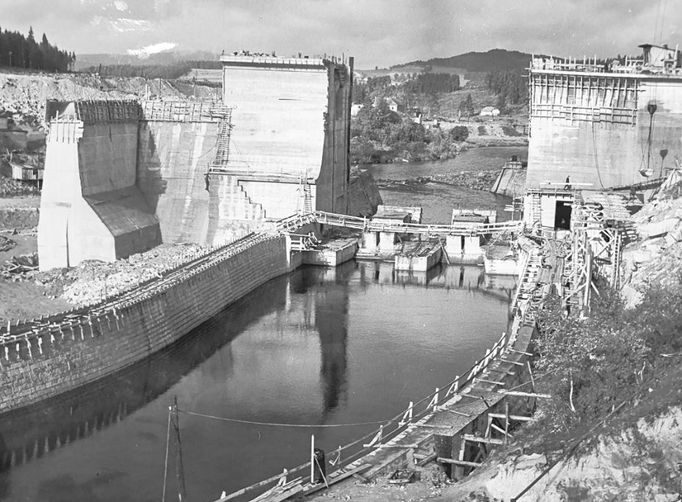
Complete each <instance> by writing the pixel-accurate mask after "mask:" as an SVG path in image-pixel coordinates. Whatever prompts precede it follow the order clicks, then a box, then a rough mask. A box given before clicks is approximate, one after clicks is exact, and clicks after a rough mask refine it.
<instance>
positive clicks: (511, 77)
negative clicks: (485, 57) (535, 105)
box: [485, 71, 528, 111]
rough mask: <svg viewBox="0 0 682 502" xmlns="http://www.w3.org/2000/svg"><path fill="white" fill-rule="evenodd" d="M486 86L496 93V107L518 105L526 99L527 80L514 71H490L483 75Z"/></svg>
mask: <svg viewBox="0 0 682 502" xmlns="http://www.w3.org/2000/svg"><path fill="white" fill-rule="evenodd" d="M485 84H486V87H487V88H488V89H489V90H490V91H492V92H494V93H495V94H497V95H498V98H497V108H499V109H500V111H502V110H504V109H505V107H506V106H507V105H519V104H522V103H524V102H525V101H526V100H527V99H528V82H526V79H525V78H524V77H523V76H522V75H521V74H520V73H519V72H516V71H496V72H490V73H488V74H487V75H486V77H485Z"/></svg>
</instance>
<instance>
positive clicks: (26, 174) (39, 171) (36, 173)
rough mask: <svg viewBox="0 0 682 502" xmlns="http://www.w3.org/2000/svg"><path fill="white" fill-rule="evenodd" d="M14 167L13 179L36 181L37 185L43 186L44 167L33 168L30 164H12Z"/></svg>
mask: <svg viewBox="0 0 682 502" xmlns="http://www.w3.org/2000/svg"><path fill="white" fill-rule="evenodd" d="M9 164H10V166H12V178H13V179H15V180H18V181H34V182H36V184H41V182H42V180H43V172H44V169H43V167H38V166H33V165H30V164H17V163H16V162H10V163H9Z"/></svg>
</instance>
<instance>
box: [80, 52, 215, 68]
mask: <svg viewBox="0 0 682 502" xmlns="http://www.w3.org/2000/svg"><path fill="white" fill-rule="evenodd" d="M218 58H219V55H218V54H215V53H213V52H207V51H195V52H179V51H164V52H158V53H156V54H151V55H150V56H149V57H139V56H135V55H132V54H77V55H76V65H75V69H76V71H78V70H82V69H85V68H90V67H92V66H99V65H102V66H111V65H132V66H148V65H159V66H164V65H174V64H177V63H181V62H183V61H218Z"/></svg>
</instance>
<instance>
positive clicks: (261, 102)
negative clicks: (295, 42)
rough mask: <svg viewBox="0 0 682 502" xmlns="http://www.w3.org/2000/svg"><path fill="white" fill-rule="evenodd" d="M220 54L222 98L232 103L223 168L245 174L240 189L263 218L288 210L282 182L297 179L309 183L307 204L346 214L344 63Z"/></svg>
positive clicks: (289, 202) (289, 198)
mask: <svg viewBox="0 0 682 502" xmlns="http://www.w3.org/2000/svg"><path fill="white" fill-rule="evenodd" d="M222 59H223V65H224V67H223V68H224V69H223V87H224V103H225V105H227V106H230V107H233V111H232V131H231V136H230V145H231V146H230V155H229V162H228V165H227V171H228V172H230V173H232V174H235V175H237V174H248V175H249V180H248V183H247V182H245V183H243V184H242V186H243V187H244V189H245V190H246V192H247V195H248V196H249V197H250V198H251V199H252V200H253V202H256V203H260V204H262V205H263V208H264V210H265V214H266V217H267V218H268V219H272V218H279V217H282V216H287V215H289V214H291V212H292V211H291V209H292V207H294V204H293V202H294V200H293V199H292V196H291V195H292V194H291V187H290V186H287V182H288V183H291V182H298V181H299V180H301V179H304V180H308V181H309V182H310V183H314V184H315V185H316V188H315V190H314V191H313V200H312V207H313V209H319V210H326V211H335V212H345V211H346V208H347V201H346V190H347V186H348V173H349V162H348V147H349V139H348V127H349V123H350V122H349V121H350V90H351V86H352V81H351V77H350V72H349V70H348V68H347V67H346V66H345V65H342V64H338V63H336V62H332V61H330V60H308V59H287V60H283V59H280V58H270V57H263V58H250V57H232V56H226V57H224V58H222ZM259 177H260V179H256V178H259ZM277 178H279V180H278V179H277ZM285 180H286V181H287V182H284V183H282V182H281V181H285ZM254 182H258V183H259V184H254ZM263 183H267V184H270V185H271V187H270V188H267V189H266V188H264V187H263V185H262V184H263ZM249 185H250V186H249ZM249 188H253V189H254V190H256V191H257V193H252V192H251V190H250V189H249ZM277 190H281V192H280V193H279V195H277V196H273V193H275V192H276V191H277ZM261 196H263V197H264V198H263V199H261V198H260V197H261Z"/></svg>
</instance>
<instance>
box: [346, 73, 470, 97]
mask: <svg viewBox="0 0 682 502" xmlns="http://www.w3.org/2000/svg"><path fill="white" fill-rule="evenodd" d="M396 77H399V75H398V74H396ZM399 80H400V78H396V79H395V83H393V81H392V80H391V77H390V76H389V75H385V76H383V77H370V78H368V79H367V81H366V82H362V83H355V84H354V85H353V102H354V103H365V102H366V101H367V100H368V99H371V97H372V96H375V95H377V94H381V95H382V97H385V96H384V95H388V94H404V95H406V96H409V95H414V94H432V95H435V94H437V93H439V92H454V91H457V90H459V88H460V84H459V75H450V74H448V73H419V74H416V73H415V74H414V75H412V76H411V77H410V78H407V77H405V80H404V81H402V82H399ZM389 90H390V91H391V93H388V92H387V91H389Z"/></svg>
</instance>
